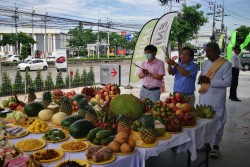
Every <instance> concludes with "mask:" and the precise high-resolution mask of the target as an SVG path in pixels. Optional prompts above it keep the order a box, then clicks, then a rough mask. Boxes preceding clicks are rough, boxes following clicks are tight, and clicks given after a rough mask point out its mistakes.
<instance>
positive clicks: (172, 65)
mask: <svg viewBox="0 0 250 167" xmlns="http://www.w3.org/2000/svg"><path fill="white" fill-rule="evenodd" d="M166 57H167V58H166V63H167V64H168V73H169V74H171V75H174V76H175V77H174V93H181V94H184V95H186V96H188V97H189V104H191V105H193V106H194V102H195V96H194V91H195V80H196V76H197V73H198V65H197V64H195V63H194V62H193V58H194V51H193V49H191V48H189V47H183V48H182V50H181V55H180V60H181V62H179V63H176V62H175V61H174V60H172V59H170V58H168V57H169V56H168V51H166Z"/></svg>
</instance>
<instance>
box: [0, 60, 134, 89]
mask: <svg viewBox="0 0 250 167" xmlns="http://www.w3.org/2000/svg"><path fill="white" fill-rule="evenodd" d="M118 64H120V65H121V73H122V77H121V85H127V84H128V80H129V70H130V64H129V62H127V61H124V62H121V63H118ZM100 65H101V64H100V63H98V64H91V63H88V64H70V65H69V68H68V71H71V70H72V71H74V73H75V71H76V70H77V69H78V70H79V72H80V75H81V74H82V72H83V69H84V68H85V69H86V71H87V72H88V71H89V69H90V66H93V68H94V72H95V82H96V83H100ZM4 71H7V72H8V73H9V76H10V79H11V81H12V83H13V82H14V81H15V75H16V67H9V66H7V67H6V66H2V72H4ZM49 71H50V72H51V73H52V79H53V81H54V82H55V81H56V75H57V71H56V68H55V67H49V68H48V70H47V71H42V77H43V79H44V80H45V79H46V77H47V74H48V72H49ZM29 73H30V75H31V78H32V79H33V80H34V79H35V77H36V71H29ZM21 75H22V77H24V75H25V72H21ZM62 75H63V78H65V77H66V75H67V73H66V72H63V73H62Z"/></svg>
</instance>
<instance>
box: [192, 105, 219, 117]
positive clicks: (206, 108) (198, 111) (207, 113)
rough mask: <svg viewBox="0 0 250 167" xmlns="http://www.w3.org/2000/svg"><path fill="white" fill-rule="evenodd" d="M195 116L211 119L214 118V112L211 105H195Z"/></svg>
mask: <svg viewBox="0 0 250 167" xmlns="http://www.w3.org/2000/svg"><path fill="white" fill-rule="evenodd" d="M194 113H195V115H196V116H197V117H200V118H208V119H213V118H214V116H215V113H216V112H215V110H214V109H213V107H212V106H211V105H198V104H197V105H196V108H195V112H194Z"/></svg>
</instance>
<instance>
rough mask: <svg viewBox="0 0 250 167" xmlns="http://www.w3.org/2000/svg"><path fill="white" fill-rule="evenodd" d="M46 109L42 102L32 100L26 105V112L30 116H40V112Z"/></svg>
mask: <svg viewBox="0 0 250 167" xmlns="http://www.w3.org/2000/svg"><path fill="white" fill-rule="evenodd" d="M43 109H44V106H43V104H42V103H40V102H36V101H33V102H30V103H28V104H27V105H26V106H25V107H24V112H25V114H26V115H28V116H29V117H36V116H38V113H39V112H40V111H41V110H43Z"/></svg>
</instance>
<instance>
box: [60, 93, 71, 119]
mask: <svg viewBox="0 0 250 167" xmlns="http://www.w3.org/2000/svg"><path fill="white" fill-rule="evenodd" d="M72 110H73V109H72V106H71V103H70V100H69V99H68V98H66V97H64V98H63V99H62V100H61V104H60V111H61V112H65V113H66V114H67V115H71V114H72Z"/></svg>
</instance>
